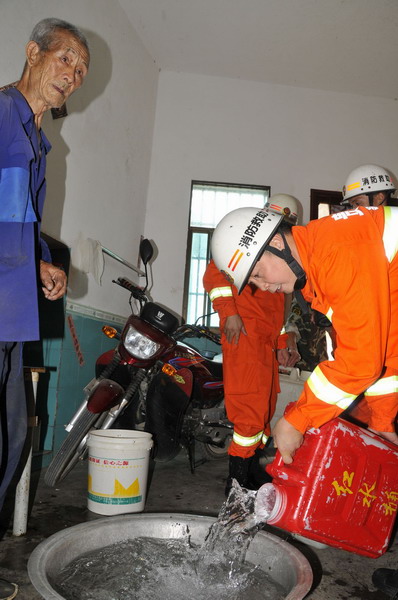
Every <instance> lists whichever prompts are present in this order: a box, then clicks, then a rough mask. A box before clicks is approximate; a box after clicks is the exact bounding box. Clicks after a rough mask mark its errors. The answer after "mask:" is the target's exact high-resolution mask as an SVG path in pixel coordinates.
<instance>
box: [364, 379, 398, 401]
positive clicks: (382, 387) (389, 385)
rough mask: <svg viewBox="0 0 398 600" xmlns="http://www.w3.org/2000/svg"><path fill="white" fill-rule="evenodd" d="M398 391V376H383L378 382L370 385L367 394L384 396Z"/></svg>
mask: <svg viewBox="0 0 398 600" xmlns="http://www.w3.org/2000/svg"><path fill="white" fill-rule="evenodd" d="M397 392H398V376H397V375H391V377H383V378H382V379H378V380H377V381H376V383H374V384H373V385H371V386H370V387H368V389H367V390H366V392H365V396H384V395H385V394H395V393H397Z"/></svg>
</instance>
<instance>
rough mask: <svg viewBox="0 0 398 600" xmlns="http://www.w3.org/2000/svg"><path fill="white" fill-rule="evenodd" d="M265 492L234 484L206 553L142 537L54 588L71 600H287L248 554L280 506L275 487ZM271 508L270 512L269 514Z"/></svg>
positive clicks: (71, 568)
mask: <svg viewBox="0 0 398 600" xmlns="http://www.w3.org/2000/svg"><path fill="white" fill-rule="evenodd" d="M267 494H268V495H267V498H269V501H268V504H267V501H264V499H263V500H262V503H261V510H256V508H257V507H256V502H255V500H256V495H257V492H255V491H250V490H246V489H243V488H241V487H240V486H239V485H238V484H237V483H235V482H234V485H233V487H232V490H231V493H230V495H229V497H228V498H227V500H226V502H225V503H224V504H223V506H222V508H221V510H220V513H219V516H218V519H217V521H216V522H215V523H214V524H213V525H212V526H211V527H210V529H209V533H208V535H207V536H206V539H205V541H204V542H203V544H202V545H201V546H198V545H194V544H193V543H192V541H191V539H190V535H189V528H188V527H187V533H186V535H185V536H184V537H183V538H179V539H160V538H152V537H151V538H149V537H148V538H145V537H139V538H134V539H130V540H127V541H124V542H118V543H117V544H112V545H110V546H106V547H104V548H101V549H99V550H95V551H93V552H89V553H87V554H84V555H82V556H80V557H79V558H77V559H75V560H74V561H73V562H71V563H70V564H69V565H68V566H67V567H66V568H65V569H64V570H63V571H62V572H61V573H60V575H59V577H58V580H57V582H56V583H55V584H54V587H55V588H56V589H57V591H58V592H59V593H60V594H61V595H62V596H63V597H64V598H65V599H66V600H133V599H138V598H139V599H140V600H146V599H148V600H214V598H217V600H280V599H282V598H284V597H285V592H284V590H283V589H282V588H281V586H279V585H278V584H277V583H275V582H274V581H272V580H271V579H270V578H269V576H268V575H267V574H266V573H265V572H264V571H263V570H261V569H260V568H259V567H256V566H255V565H253V564H251V563H248V562H245V556H246V551H247V548H248V546H249V544H250V542H251V540H252V539H253V537H254V536H255V535H256V533H257V532H258V530H259V528H260V527H261V525H262V523H264V522H265V521H266V517H267V515H268V516H269V512H270V510H271V508H272V506H273V499H272V486H270V490H269V492H268V493H267ZM268 505H269V510H268Z"/></svg>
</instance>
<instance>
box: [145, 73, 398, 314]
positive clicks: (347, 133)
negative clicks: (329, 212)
mask: <svg viewBox="0 0 398 600" xmlns="http://www.w3.org/2000/svg"><path fill="white" fill-rule="evenodd" d="M397 109H398V103H397V102H395V101H392V100H391V101H390V100H383V99H380V98H375V97H361V96H355V95H349V94H339V93H330V92H322V91H316V90H309V89H301V88H294V87H285V86H278V85H267V84H261V83H254V82H248V81H242V80H235V79H226V78H217V77H207V76H199V75H187V74H178V73H172V72H162V73H161V75H160V79H159V87H158V101H157V113H156V122H155V133H154V144H153V152H152V162H151V173H150V183H149V193H148V204H147V215H146V225H145V233H146V235H147V237H150V238H152V239H153V240H155V242H156V244H157V246H158V250H159V256H158V257H157V259H156V261H155V262H154V264H153V273H154V280H155V285H154V289H153V295H154V298H155V299H156V300H157V301H160V302H162V303H163V304H164V305H166V306H168V307H170V308H172V309H173V310H174V311H176V312H178V313H179V314H181V311H182V298H183V284H184V268H185V257H186V242H187V227H188V217H189V203H190V189H191V181H192V180H195V179H197V180H205V181H219V182H229V183H242V184H257V185H270V186H271V192H272V193H277V192H285V193H289V194H293V195H295V196H297V197H298V198H299V200H300V201H301V203H302V205H303V208H304V219H305V220H308V218H309V204H310V189H311V188H319V189H324V190H339V189H341V188H342V186H343V184H344V181H345V178H346V177H347V175H348V173H349V172H350V171H351V169H353V168H354V167H356V166H358V165H360V164H364V163H376V164H381V165H383V166H384V167H386V168H388V169H390V170H391V171H392V172H393V173H395V174H398V147H397V143H396V140H397V139H398V119H397Z"/></svg>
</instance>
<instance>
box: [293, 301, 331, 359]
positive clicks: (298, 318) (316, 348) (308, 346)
mask: <svg viewBox="0 0 398 600" xmlns="http://www.w3.org/2000/svg"><path fill="white" fill-rule="evenodd" d="M308 308H309V312H308V314H305V315H303V311H302V309H301V307H300V306H299V304H298V303H297V301H296V300H293V302H292V306H291V310H290V314H289V317H288V319H287V322H286V325H285V330H286V331H296V332H297V330H298V332H299V335H300V339H299V340H298V342H297V349H298V351H299V353H300V356H301V359H300V360H299V362H298V363H296V365H295V367H297V368H298V369H300V370H303V371H313V370H314V369H315V367H316V366H317V364H318V363H320V362H322V361H323V360H327V359H328V354H327V345H326V330H325V329H324V328H321V327H318V325H316V322H315V321H316V315H315V311H313V310H312V309H311V307H310V306H309V307H308ZM325 319H326V317H325Z"/></svg>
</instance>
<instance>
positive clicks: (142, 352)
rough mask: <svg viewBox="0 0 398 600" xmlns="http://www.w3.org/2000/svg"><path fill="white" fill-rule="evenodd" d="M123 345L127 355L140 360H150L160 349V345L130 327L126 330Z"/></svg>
mask: <svg viewBox="0 0 398 600" xmlns="http://www.w3.org/2000/svg"><path fill="white" fill-rule="evenodd" d="M123 344H124V347H125V348H126V350H127V352H128V353H129V354H131V355H132V356H134V358H138V359H140V360H145V359H148V358H152V356H153V355H154V354H156V352H157V351H158V350H159V348H160V344H157V343H156V342H154V341H153V340H151V339H150V338H148V337H146V336H145V335H142V333H140V332H139V331H137V330H136V329H135V328H134V327H132V325H130V326H129V328H128V330H127V333H126V336H125V338H124V340H123Z"/></svg>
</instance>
